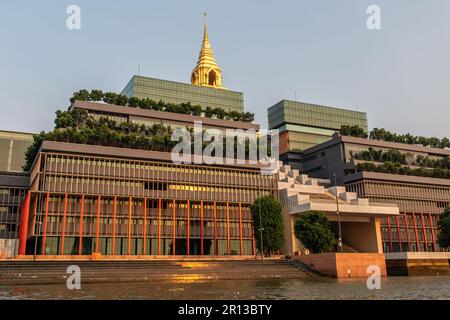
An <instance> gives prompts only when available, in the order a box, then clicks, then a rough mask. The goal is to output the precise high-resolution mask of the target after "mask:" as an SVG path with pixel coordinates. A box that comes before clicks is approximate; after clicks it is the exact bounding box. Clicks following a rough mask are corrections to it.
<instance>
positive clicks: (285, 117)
mask: <svg viewBox="0 0 450 320" xmlns="http://www.w3.org/2000/svg"><path fill="white" fill-rule="evenodd" d="M268 116H269V128H270V129H276V128H279V127H280V126H282V125H283V124H296V125H304V126H308V127H316V128H324V129H332V130H340V129H341V127H342V126H343V125H350V126H360V127H361V128H363V129H364V130H366V131H367V130H368V126H367V115H366V113H364V112H359V111H352V110H345V109H339V108H334V107H325V106H320V105H316V104H308V103H303V102H297V101H289V100H283V101H281V102H279V103H277V104H276V105H274V106H272V107H270V108H269V110H268Z"/></svg>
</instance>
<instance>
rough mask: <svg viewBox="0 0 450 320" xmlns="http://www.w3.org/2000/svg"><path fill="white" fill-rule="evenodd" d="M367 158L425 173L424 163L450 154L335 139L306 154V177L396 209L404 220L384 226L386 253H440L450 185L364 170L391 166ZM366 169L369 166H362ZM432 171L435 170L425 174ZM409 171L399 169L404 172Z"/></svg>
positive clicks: (440, 180)
mask: <svg viewBox="0 0 450 320" xmlns="http://www.w3.org/2000/svg"><path fill="white" fill-rule="evenodd" d="M363 152H366V154H367V152H369V154H372V153H373V154H379V155H381V156H382V157H381V158H383V156H384V157H385V158H384V159H386V155H387V154H393V155H395V156H397V157H398V155H400V158H401V159H403V161H404V164H403V165H402V168H405V167H407V168H409V169H419V168H421V167H420V166H419V165H418V163H417V162H418V161H419V160H418V159H420V158H421V159H433V160H438V159H447V158H448V157H450V150H445V149H437V148H428V147H422V146H417V145H409V144H403V143H395V142H385V141H377V140H370V139H363V138H356V137H347V136H341V135H338V134H336V135H334V136H333V140H331V141H328V142H325V143H323V144H321V145H318V146H315V147H312V148H310V149H307V150H305V151H304V152H303V153H302V161H301V167H302V170H303V172H305V173H307V174H309V175H311V176H313V177H318V178H329V179H331V178H332V175H333V173H335V174H336V179H337V184H338V185H345V186H346V188H347V190H348V191H351V192H355V193H356V194H357V195H358V197H364V198H368V199H369V200H370V202H371V203H374V204H386V203H391V204H396V205H398V207H399V209H400V214H401V215H400V216H398V217H391V218H386V219H384V220H382V236H383V248H384V252H386V253H389V252H406V251H418V252H427V251H428V252H436V251H441V250H442V249H441V248H440V247H439V244H438V243H437V236H438V227H437V221H438V219H439V214H440V213H442V212H443V211H444V209H445V208H446V207H447V206H450V179H448V178H438V177H421V176H412V175H405V174H393V173H386V172H377V170H376V169H375V170H372V171H368V170H364V168H365V166H364V164H367V163H369V164H371V166H370V167H371V168H374V167H377V166H382V165H383V164H384V163H385V162H386V161H383V160H382V159H378V160H376V161H373V160H371V161H369V160H365V159H364V157H361V154H362V153H363ZM361 164H362V165H363V166H361ZM423 169H424V170H430V169H431V168H423ZM402 170H403V171H405V169H399V171H402Z"/></svg>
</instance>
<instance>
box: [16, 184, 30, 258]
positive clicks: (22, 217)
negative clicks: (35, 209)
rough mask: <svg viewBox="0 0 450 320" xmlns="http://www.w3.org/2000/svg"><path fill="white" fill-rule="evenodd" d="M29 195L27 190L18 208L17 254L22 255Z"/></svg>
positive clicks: (26, 230)
mask: <svg viewBox="0 0 450 320" xmlns="http://www.w3.org/2000/svg"><path fill="white" fill-rule="evenodd" d="M30 197H31V195H30V193H29V192H28V193H27V195H26V196H25V199H24V201H23V203H22V204H21V208H20V224H19V255H24V254H25V252H26V249H27V238H28V218H29V215H30Z"/></svg>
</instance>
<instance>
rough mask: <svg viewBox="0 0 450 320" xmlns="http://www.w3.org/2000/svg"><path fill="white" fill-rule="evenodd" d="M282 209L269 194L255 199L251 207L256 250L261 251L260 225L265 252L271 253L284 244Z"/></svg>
mask: <svg viewBox="0 0 450 320" xmlns="http://www.w3.org/2000/svg"><path fill="white" fill-rule="evenodd" d="M282 210H283V208H282V206H281V204H280V202H279V201H278V200H276V199H275V198H273V197H270V196H267V197H262V198H259V199H257V200H256V201H255V202H254V203H253V205H252V207H251V212H252V216H253V221H254V226H255V227H254V232H255V241H256V246H257V248H258V250H259V251H261V233H260V230H259V226H260V225H262V228H263V247H264V253H265V254H270V255H273V253H274V252H275V251H278V250H280V249H281V247H282V246H283V244H284V224H283V216H282ZM260 216H261V220H260ZM260 221H261V224H260Z"/></svg>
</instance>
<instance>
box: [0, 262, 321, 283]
mask: <svg viewBox="0 0 450 320" xmlns="http://www.w3.org/2000/svg"><path fill="white" fill-rule="evenodd" d="M70 265H77V266H79V267H80V269H81V282H82V283H101V282H137V281H139V282H142V281H147V282H151V281H201V280H245V279H299V278H309V277H316V276H317V274H315V273H314V272H312V271H311V270H310V269H309V268H308V267H306V266H304V265H299V264H298V263H296V262H294V261H290V260H284V259H266V260H230V261H227V260H223V261H217V260H202V261H199V260H182V261H164V260H163V261H161V260H158V261H36V262H33V261H1V262H0V285H18V284H22V285H25V284H65V283H66V279H67V276H68V274H67V273H66V270H67V267H68V266H70Z"/></svg>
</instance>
